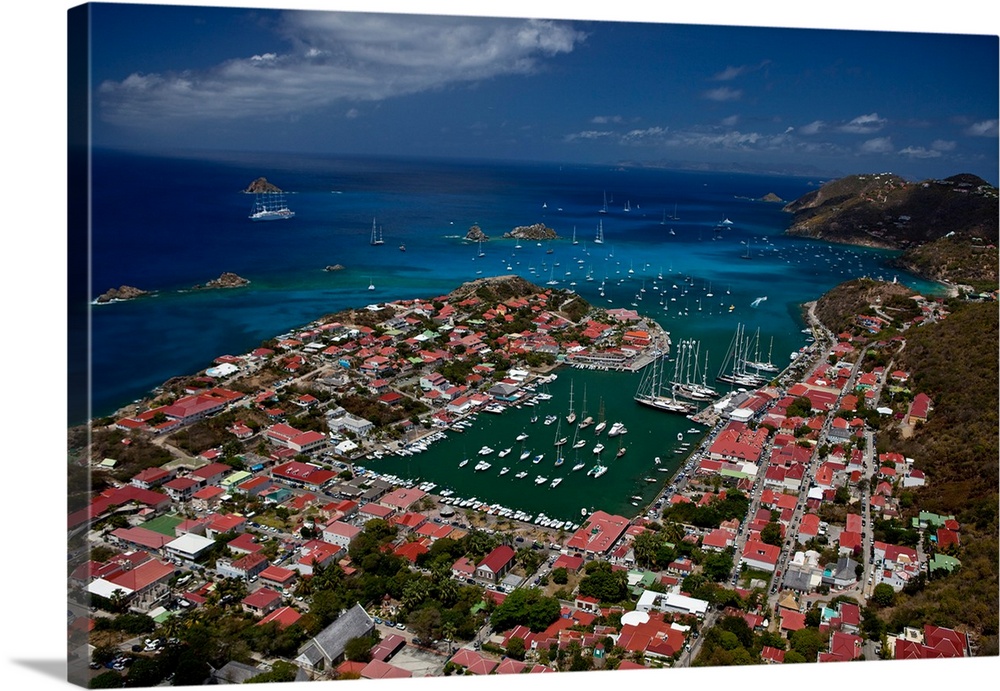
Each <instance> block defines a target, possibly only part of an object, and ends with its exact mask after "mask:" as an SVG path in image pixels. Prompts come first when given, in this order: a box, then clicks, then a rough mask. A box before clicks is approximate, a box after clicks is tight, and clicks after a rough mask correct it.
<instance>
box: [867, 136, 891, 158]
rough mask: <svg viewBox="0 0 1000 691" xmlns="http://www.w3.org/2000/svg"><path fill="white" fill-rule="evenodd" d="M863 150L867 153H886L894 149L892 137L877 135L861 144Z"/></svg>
mask: <svg viewBox="0 0 1000 691" xmlns="http://www.w3.org/2000/svg"><path fill="white" fill-rule="evenodd" d="M860 148H861V151H862V152H863V153H866V154H885V153H889V152H890V151H892V138H891V137H876V138H875V139H869V140H868V141H866V142H865V143H864V144H862V145H861V147H860Z"/></svg>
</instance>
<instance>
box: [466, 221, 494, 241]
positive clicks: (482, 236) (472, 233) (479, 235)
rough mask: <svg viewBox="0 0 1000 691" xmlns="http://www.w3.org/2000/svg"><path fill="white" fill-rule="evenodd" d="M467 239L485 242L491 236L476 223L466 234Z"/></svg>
mask: <svg viewBox="0 0 1000 691" xmlns="http://www.w3.org/2000/svg"><path fill="white" fill-rule="evenodd" d="M465 239H466V240H472V241H473V242H485V241H487V240H489V239H490V236H489V235H487V234H486V233H484V232H483V229H482V228H480V227H479V226H478V225H474V226H472V227H471V228H469V232H468V233H466V234H465Z"/></svg>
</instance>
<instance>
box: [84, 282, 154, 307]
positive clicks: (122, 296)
mask: <svg viewBox="0 0 1000 691" xmlns="http://www.w3.org/2000/svg"><path fill="white" fill-rule="evenodd" d="M143 295H149V291H148V290H142V289H141V288H136V287H135V286H121V287H120V288H111V289H110V290H108V291H107V292H105V293H102V294H101V295H98V296H97V300H96V302H98V303H102V304H103V303H105V302H113V301H120V300H132V299H135V298H138V297H142V296H143Z"/></svg>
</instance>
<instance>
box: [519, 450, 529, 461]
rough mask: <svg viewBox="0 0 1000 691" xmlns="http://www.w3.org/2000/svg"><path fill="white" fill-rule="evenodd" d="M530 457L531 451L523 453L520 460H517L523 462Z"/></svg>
mask: <svg viewBox="0 0 1000 691" xmlns="http://www.w3.org/2000/svg"><path fill="white" fill-rule="evenodd" d="M530 455H531V452H530V451H522V452H521V457H520V458H519V459H517V460H519V461H523V460H524V459H526V458H527V457H528V456H530Z"/></svg>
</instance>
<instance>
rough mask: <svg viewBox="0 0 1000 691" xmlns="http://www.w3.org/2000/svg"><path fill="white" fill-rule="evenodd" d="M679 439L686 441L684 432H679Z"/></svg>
mask: <svg viewBox="0 0 1000 691" xmlns="http://www.w3.org/2000/svg"><path fill="white" fill-rule="evenodd" d="M677 441H684V433H683V432H678V433H677Z"/></svg>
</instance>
